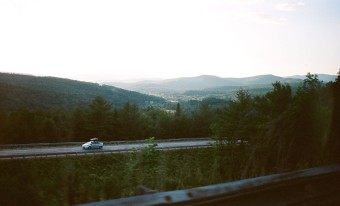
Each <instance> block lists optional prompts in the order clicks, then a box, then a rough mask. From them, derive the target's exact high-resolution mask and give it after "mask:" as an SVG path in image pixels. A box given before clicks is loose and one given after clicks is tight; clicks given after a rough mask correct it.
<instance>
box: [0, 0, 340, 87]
mask: <svg viewBox="0 0 340 206" xmlns="http://www.w3.org/2000/svg"><path fill="white" fill-rule="evenodd" d="M339 68H340V1H338V0H322V1H321V0H308V1H307V0H305V1H294V0H280V1H269V0H268V1H266V0H224V1H223V0H204V1H203V0H167V1H161V0H153V1H150V0H143V1H140V0H122V1H111V0H95V1H94V0H93V1H91V0H58V1H51V0H41V1H40V0H0V72H10V73H21V74H33V75H39V76H55V77H64V78H70V79H77V80H83V81H94V82H100V81H117V80H127V79H143V78H144V79H145V78H163V79H167V78H176V77H189V76H198V75H203V74H205V75H216V76H220V77H247V76H254V75H261V74H274V75H278V76H289V75H295V74H299V75H304V74H306V73H307V72H312V73H325V74H336V73H337V72H338V71H339Z"/></svg>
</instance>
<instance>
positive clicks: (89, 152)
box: [0, 145, 211, 160]
mask: <svg viewBox="0 0 340 206" xmlns="http://www.w3.org/2000/svg"><path fill="white" fill-rule="evenodd" d="M207 147H211V146H210V145H200V146H176V147H164V148H156V150H165V151H166V150H179V149H199V148H207ZM134 149H135V150H137V151H141V150H142V149H143V148H142V147H140V148H134ZM132 151H133V149H120V150H86V151H80V152H63V153H47V154H39V153H36V154H17V155H2V156H0V160H8V159H32V158H50V157H68V156H84V155H100V154H117V153H128V152H132Z"/></svg>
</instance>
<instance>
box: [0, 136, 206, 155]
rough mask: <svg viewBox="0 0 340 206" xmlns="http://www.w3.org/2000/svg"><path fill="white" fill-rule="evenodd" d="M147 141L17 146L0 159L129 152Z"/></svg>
mask: <svg viewBox="0 0 340 206" xmlns="http://www.w3.org/2000/svg"><path fill="white" fill-rule="evenodd" d="M210 143H211V141H209V140H191V141H175V142H157V149H181V148H188V147H205V146H209V145H210ZM147 145H148V144H147V143H131V144H116V145H104V147H103V148H102V149H93V150H83V149H82V147H81V145H79V146H55V147H38V148H16V149H3V150H0V159H8V158H24V157H34V156H41V157H47V156H53V155H54V156H58V155H82V154H83V155H85V154H98V153H113V152H128V151H131V150H132V149H133V148H136V149H140V148H142V147H145V146H147Z"/></svg>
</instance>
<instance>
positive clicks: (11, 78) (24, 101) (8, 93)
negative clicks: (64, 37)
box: [0, 73, 165, 110]
mask: <svg viewBox="0 0 340 206" xmlns="http://www.w3.org/2000/svg"><path fill="white" fill-rule="evenodd" d="M96 96H101V97H103V98H104V99H105V100H106V101H108V102H110V103H111V104H112V106H113V107H122V106H123V105H124V104H125V103H126V102H130V103H134V104H137V105H138V106H148V105H150V104H153V105H157V104H163V103H165V100H164V99H162V98H160V97H155V96H151V95H145V94H141V93H138V92H133V91H127V90H124V89H120V88H117V87H113V86H108V85H99V84H96V83H89V82H81V81H75V80H70V79H63V78H55V77H37V76H31V75H21V74H9V73H0V110H11V109H15V108H18V107H22V106H26V107H28V108H44V109H50V108H75V107H86V106H87V105H88V104H89V103H90V101H92V100H93V99H94V98H95V97H96Z"/></svg>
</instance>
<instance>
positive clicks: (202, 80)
mask: <svg viewBox="0 0 340 206" xmlns="http://www.w3.org/2000/svg"><path fill="white" fill-rule="evenodd" d="M276 81H280V82H283V83H299V82H302V80H301V79H299V78H284V77H278V76H274V75H259V76H254V77H245V78H222V77H217V76H211V75H201V76H197V77H182V78H175V79H167V80H158V81H147V82H145V81H144V82H136V83H115V82H106V83H105V84H108V85H113V86H118V87H121V88H124V89H128V90H133V91H138V92H144V93H152V92H155V91H157V92H159V91H178V92H183V91H188V90H204V89H208V88H214V87H225V86H228V87H230V86H237V87H239V86H249V85H266V84H269V85H270V84H272V83H275V82H276Z"/></svg>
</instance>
